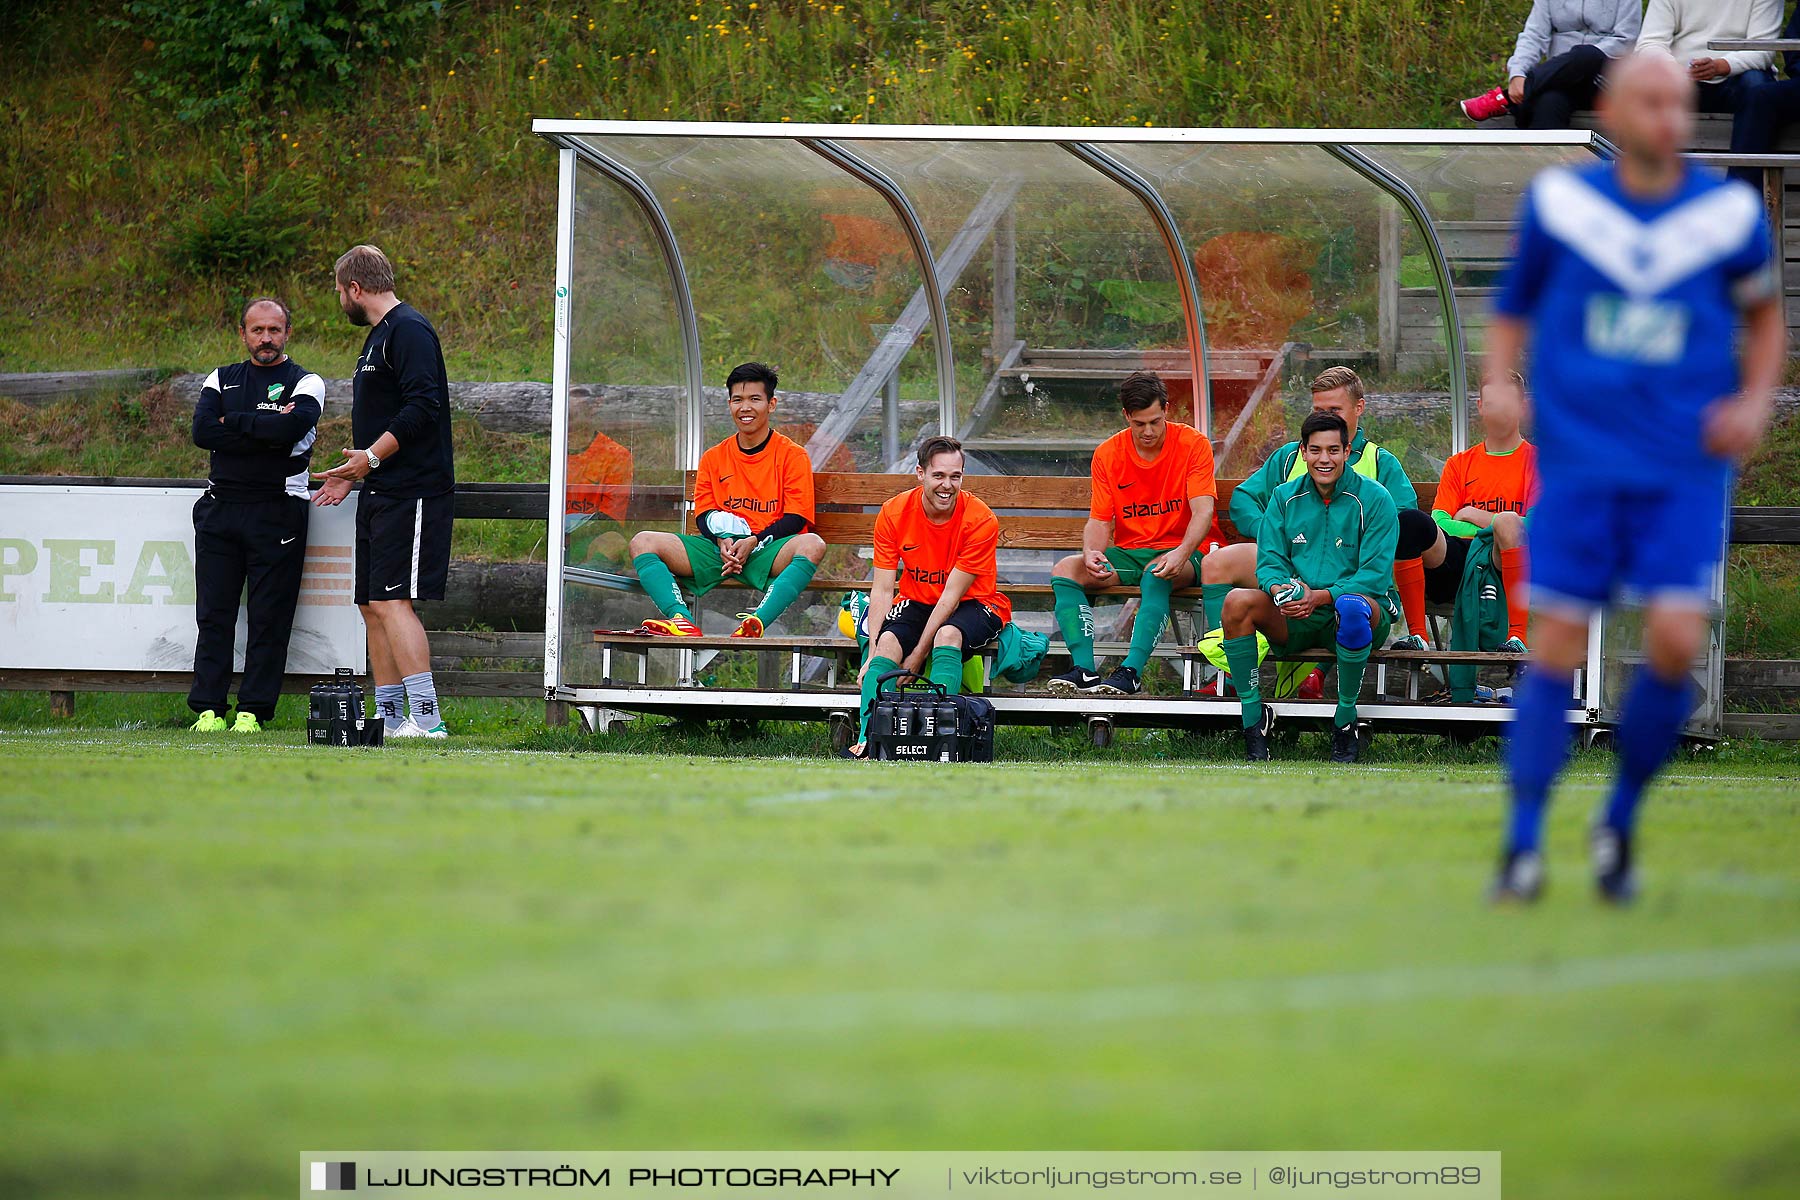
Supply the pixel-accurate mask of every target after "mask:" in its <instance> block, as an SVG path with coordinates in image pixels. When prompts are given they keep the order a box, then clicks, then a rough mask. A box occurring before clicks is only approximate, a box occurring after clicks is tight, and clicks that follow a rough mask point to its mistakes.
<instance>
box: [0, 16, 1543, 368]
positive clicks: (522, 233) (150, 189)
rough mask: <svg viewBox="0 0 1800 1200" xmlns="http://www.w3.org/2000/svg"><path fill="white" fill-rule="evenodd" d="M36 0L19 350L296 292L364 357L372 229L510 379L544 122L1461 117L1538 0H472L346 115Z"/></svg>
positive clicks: (222, 327) (434, 309)
mask: <svg viewBox="0 0 1800 1200" xmlns="http://www.w3.org/2000/svg"><path fill="white" fill-rule="evenodd" d="M40 6H41V7H42V8H43V9H44V15H43V16H42V17H41V18H40V19H38V20H34V21H20V22H18V25H17V36H18V39H19V41H20V45H18V46H17V47H15V48H11V49H9V52H8V57H9V63H8V67H9V69H8V71H7V72H6V77H5V78H6V82H5V84H4V85H0V89H3V94H4V95H5V98H6V100H7V106H6V107H7V110H8V111H6V112H5V114H4V116H0V237H3V238H4V240H5V244H6V245H7V247H8V255H7V256H6V261H5V262H4V263H0V370H37V369H57V368H71V367H77V366H79V367H88V368H93V367H102V366H113V365H120V366H151V365H156V366H169V367H176V366H185V367H190V368H191V367H196V366H201V365H203V364H210V363H212V362H214V361H215V360H216V359H217V358H218V357H219V352H220V348H221V338H222V337H225V336H226V333H227V330H228V329H229V322H230V321H231V320H232V319H234V318H235V315H236V313H235V304H236V301H237V299H238V298H239V297H242V296H244V295H248V294H252V293H254V292H257V291H264V290H271V291H275V292H278V293H280V294H283V295H285V296H287V297H289V298H290V300H291V302H292V303H293V304H294V305H295V307H296V309H297V311H298V315H299V318H300V326H299V329H300V333H299V338H300V340H298V341H297V342H296V353H297V355H300V356H302V357H303V360H304V361H306V362H307V363H308V365H310V366H312V367H314V368H315V369H320V370H323V371H325V372H327V373H329V374H335V375H340V376H341V375H343V374H346V373H347V368H348V367H349V365H350V363H351V362H352V360H353V358H354V354H355V350H356V347H357V345H358V339H357V337H356V334H355V333H354V332H353V331H352V330H351V329H350V328H349V327H348V326H346V325H345V324H344V323H343V321H342V320H341V318H339V317H338V315H337V313H336V312H335V309H334V307H333V301H332V297H331V293H330V287H329V277H328V269H329V264H330V262H331V259H332V257H333V256H334V255H335V254H336V253H338V252H339V251H340V250H341V249H342V248H343V247H344V246H346V245H348V244H350V243H351V242H354V241H358V240H373V241H376V242H379V243H381V244H382V245H384V246H385V247H387V248H388V249H389V251H390V252H391V253H392V254H393V255H394V256H395V258H396V260H397V262H398V265H399V268H400V272H401V277H402V279H403V280H404V283H405V291H406V292H407V293H408V295H409V296H410V298H411V299H412V300H414V301H415V302H416V303H417V304H419V306H420V307H421V308H422V309H424V310H425V311H426V312H428V313H430V314H431V315H432V316H433V317H434V319H435V320H436V321H437V322H438V325H439V327H440V329H441V330H442V331H443V333H444V335H445V336H444V341H445V346H446V350H447V354H448V357H449V359H450V367H451V370H452V371H453V372H455V373H456V374H458V375H459V376H461V377H464V378H488V379H511V378H548V372H549V366H548V361H547V355H548V348H549V341H550V337H549V328H548V317H549V296H548V292H549V280H550V274H551V259H550V240H551V229H552V226H553V224H554V217H553V199H554V192H555V171H554V164H553V158H552V155H551V153H550V151H549V149H548V148H547V147H546V146H545V145H544V144H542V143H541V142H539V141H538V140H537V139H536V138H534V137H532V136H531V134H530V119H531V117H532V116H534V115H555V116H573V115H580V116H587V117H638V118H671V119H688V118H693V119H719V118H727V119H744V120H771V121H779V120H782V119H792V120H818V121H871V122H890V123H893V122H909V121H933V122H964V123H974V124H984V123H989V122H993V123H1030V124H1069V125H1083V124H1101V125H1138V124H1145V123H1154V124H1158V125H1315V124H1317V125H1339V126H1353V125H1438V124H1448V123H1449V122H1450V121H1451V119H1452V117H1453V115H1454V110H1453V109H1452V107H1451V105H1452V102H1453V101H1454V100H1455V98H1456V97H1458V96H1460V95H1466V94H1468V93H1469V92H1471V91H1474V90H1476V89H1478V88H1479V87H1481V86H1486V85H1489V84H1491V83H1492V82H1493V79H1494V76H1495V75H1496V73H1497V71H1498V64H1499V63H1500V61H1501V59H1502V58H1503V57H1504V54H1505V51H1506V49H1507V48H1508V47H1509V46H1510V41H1511V37H1512V32H1513V30H1515V29H1516V27H1517V24H1518V23H1519V22H1520V20H1521V19H1522V17H1523V14H1524V12H1525V10H1526V9H1527V8H1528V7H1529V6H1528V5H1527V4H1526V3H1525V2H1524V0H1507V2H1505V3H1486V2H1471V3H1464V2H1462V0H1457V2H1456V3H1448V4H1444V3H1427V2H1426V0H1337V2H1336V3H1333V2H1332V0H1288V2H1286V3H1283V4H1280V5H1273V6H1271V5H1265V4H1262V3H1250V2H1248V0H1213V2H1211V3H1206V4H1200V5H1186V6H1181V5H1169V4H1161V3H1152V2H1150V0H1106V2H1102V3H1094V4H1083V3H1073V2H1068V0H992V2H991V3H981V2H980V0H923V2H921V3H913V4H890V3H878V2H876V0H862V2H860V3H849V4H825V3H819V2H818V0H766V2H764V3H760V4H758V5H756V6H755V7H754V8H751V7H748V6H746V5H745V4H743V3H737V2H736V0H732V2H731V3H719V2H714V0H706V2H704V3H701V2H697V0H648V2H646V3H639V4H617V3H613V4H601V5H568V6H562V5H548V4H545V3H542V0H538V2H534V3H524V4H513V3H506V2H505V0H499V2H495V0H481V2H473V0H465V2H463V3H454V2H453V3H450V4H448V5H447V6H446V13H445V17H444V19H443V21H442V23H441V25H440V27H439V29H438V31H437V33H436V35H435V36H434V38H433V40H432V42H431V45H430V46H429V48H428V50H427V53H426V54H425V55H424V63H423V65H421V66H420V67H418V68H417V69H413V70H406V69H402V68H399V67H391V66H390V67H385V68H383V69H381V70H379V71H372V72H365V73H364V75H363V78H365V79H367V80H368V81H369V82H368V83H367V84H366V85H365V90H364V91H363V92H362V93H361V94H360V95H359V96H358V97H357V100H356V103H355V104H354V105H352V106H349V108H348V110H347V111H346V110H345V106H343V105H338V104H332V103H327V102H324V98H323V97H322V98H321V102H320V103H315V104H310V105H306V106H304V107H297V108H294V109H291V110H287V111H270V112H260V113H244V114H240V115H239V117H238V118H237V119H235V120H232V121H226V122H220V123H216V124H214V125H210V126H206V127H187V126H182V125H179V124H177V123H175V122H174V121H172V120H171V119H169V118H168V117H167V116H165V115H163V114H162V113H160V112H159V111H157V110H156V109H154V108H152V107H151V106H150V105H148V104H146V103H144V102H142V101H141V100H139V99H137V98H136V97H134V95H133V94H132V90H131V72H132V69H133V67H134V66H135V65H136V63H137V62H139V61H140V60H141V58H142V56H143V55H144V54H145V53H146V51H145V50H144V49H143V47H142V45H141V39H140V38H136V37H132V36H127V35H123V34H120V33H116V32H108V31H106V30H104V29H103V28H100V27H99V26H98V25H97V24H96V23H95V22H93V21H92V20H90V19H89V15H88V14H87V13H86V12H84V11H82V10H80V9H78V8H74V7H64V6H56V5H52V4H49V3H47V2H46V0H40ZM1446 46H1456V47H1464V48H1465V50H1464V51H1463V52H1462V53H1460V54H1445V53H1444V47H1446ZM15 67H16V68H17V69H14V68H15ZM295 187H303V188H304V187H316V188H317V191H318V211H317V213H316V215H315V216H314V219H313V221H312V225H313V228H314V231H315V235H314V239H313V244H312V246H311V247H310V253H309V254H308V255H307V256H306V257H304V258H303V259H301V260H300V261H298V262H296V263H295V264H294V265H293V267H292V268H291V269H285V270H279V271H272V272H268V273H265V274H263V275H262V276H260V277H255V278H231V279H209V278H195V277H190V276H188V275H185V274H183V273H182V272H180V271H179V270H177V269H176V268H175V267H174V266H172V265H171V260H170V258H169V256H168V254H167V252H166V251H167V247H168V245H169V243H170V242H171V240H172V238H173V237H174V235H175V233H176V231H177V230H178V229H180V228H181V227H182V225H183V223H184V222H185V221H187V220H188V219H189V217H190V215H191V214H192V213H193V212H194V211H195V210H196V209H197V207H198V206H199V205H201V204H202V203H203V202H205V201H207V200H208V199H210V198H213V197H217V196H220V195H237V194H247V193H249V192H250V191H252V190H260V189H283V188H287V189H292V188H295ZM226 345H227V346H228V345H229V343H228V342H227V343H226Z"/></svg>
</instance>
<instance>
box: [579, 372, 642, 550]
mask: <svg viewBox="0 0 1800 1200" xmlns="http://www.w3.org/2000/svg"><path fill="white" fill-rule="evenodd" d="M598 401H599V397H598V396H596V395H595V394H594V392H593V391H591V390H589V389H588V388H570V389H569V445H570V447H575V446H582V447H583V448H582V449H580V450H574V449H571V450H570V452H569V458H568V465H567V466H566V467H565V468H564V472H563V478H564V481H565V482H564V490H563V495H564V500H563V513H564V517H563V533H564V536H565V538H566V539H567V545H568V549H567V550H566V551H565V553H564V555H563V560H564V561H565V562H568V563H571V564H576V565H579V564H581V563H584V562H592V561H594V560H596V559H618V558H619V557H620V555H621V553H622V552H623V551H624V550H625V548H626V542H625V537H624V534H623V533H622V532H621V529H620V527H621V526H622V525H623V524H624V522H625V517H626V514H627V512H628V510H629V509H630V507H631V478H632V459H631V450H630V448H629V447H627V446H624V445H621V444H620V443H618V442H616V441H614V440H613V439H612V438H610V437H608V436H607V435H606V431H605V430H604V429H602V428H601V427H600V426H601V422H600V412H599V403H598Z"/></svg>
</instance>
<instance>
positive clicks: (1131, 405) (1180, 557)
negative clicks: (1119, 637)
mask: <svg viewBox="0 0 1800 1200" xmlns="http://www.w3.org/2000/svg"><path fill="white" fill-rule="evenodd" d="M1119 404H1120V407H1121V408H1123V409H1124V414H1125V428H1124V429H1123V430H1121V431H1120V432H1118V433H1116V434H1114V435H1113V436H1112V437H1110V438H1108V439H1106V441H1104V442H1102V443H1100V445H1099V447H1098V448H1097V449H1095V451H1094V461H1093V466H1092V468H1091V470H1090V473H1091V475H1092V482H1093V488H1092V491H1091V493H1090V497H1091V498H1090V500H1089V503H1088V520H1087V524H1086V525H1085V526H1084V527H1083V529H1082V535H1081V547H1082V549H1081V553H1080V554H1071V555H1069V556H1068V557H1067V558H1064V559H1062V560H1061V561H1060V562H1058V563H1057V564H1056V566H1055V567H1054V568H1053V570H1052V572H1051V576H1050V590H1051V592H1052V593H1053V594H1054V595H1055V597H1056V623H1057V624H1058V625H1059V626H1060V627H1061V628H1062V635H1063V641H1065V642H1066V643H1068V646H1069V658H1070V659H1071V660H1072V661H1073V665H1072V666H1071V667H1070V669H1069V670H1067V671H1065V672H1064V673H1063V674H1061V675H1058V676H1056V677H1055V678H1053V679H1051V680H1050V690H1051V692H1053V693H1056V694H1059V695H1065V696H1077V695H1083V694H1088V693H1096V692H1097V693H1103V694H1107V695H1115V696H1130V695H1134V694H1135V693H1137V692H1141V691H1143V690H1144V684H1143V678H1142V672H1143V669H1144V666H1145V664H1146V663H1148V662H1149V661H1150V655H1151V654H1152V653H1153V652H1154V651H1155V650H1156V642H1157V639H1158V638H1160V637H1161V636H1162V631H1163V626H1164V625H1166V624H1168V620H1169V605H1170V597H1171V595H1172V594H1173V593H1174V592H1175V590H1176V589H1177V588H1185V587H1192V586H1194V584H1195V583H1197V582H1199V579H1200V559H1201V556H1202V555H1203V554H1204V553H1205V551H1204V550H1203V549H1202V546H1203V544H1205V543H1206V542H1207V539H1208V536H1209V534H1210V533H1211V531H1212V520H1213V506H1214V504H1215V502H1216V499H1217V496H1218V488H1217V486H1216V485H1215V483H1214V481H1213V457H1212V443H1211V442H1209V441H1207V440H1206V435H1205V434H1203V433H1201V432H1200V431H1199V430H1198V429H1195V428H1194V427H1193V426H1192V425H1183V424H1181V423H1180V422H1179V421H1171V420H1169V393H1168V389H1167V388H1166V387H1165V386H1164V385H1163V381H1162V379H1161V378H1159V377H1158V376H1157V375H1156V374H1154V373H1153V372H1150V371H1136V372H1133V373H1132V374H1131V375H1129V376H1127V377H1126V379H1125V381H1124V382H1123V383H1121V384H1120V385H1119ZM1111 587H1128V588H1137V589H1138V598H1139V599H1138V611H1137V617H1136V618H1135V620H1134V621H1133V622H1132V626H1131V650H1130V652H1129V653H1128V654H1127V655H1126V656H1125V661H1124V662H1123V663H1121V664H1120V665H1119V666H1117V667H1115V668H1114V669H1113V671H1112V672H1111V673H1110V674H1108V675H1106V676H1104V677H1102V676H1101V675H1100V673H1099V672H1098V671H1097V670H1095V668H1094V610H1093V609H1092V608H1091V607H1090V606H1089V604H1088V596H1089V593H1091V592H1095V591H1098V590H1100V589H1101V588H1111Z"/></svg>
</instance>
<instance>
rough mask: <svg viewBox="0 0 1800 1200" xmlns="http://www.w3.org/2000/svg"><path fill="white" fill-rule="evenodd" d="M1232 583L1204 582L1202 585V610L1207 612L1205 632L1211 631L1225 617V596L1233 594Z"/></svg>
mask: <svg viewBox="0 0 1800 1200" xmlns="http://www.w3.org/2000/svg"><path fill="white" fill-rule="evenodd" d="M1231 589H1232V585H1231V584H1229V583H1203V584H1201V585H1200V611H1201V612H1203V613H1205V614H1206V629H1205V632H1207V633H1211V632H1212V631H1213V630H1215V629H1217V628H1218V627H1219V625H1220V623H1221V622H1223V621H1224V619H1225V597H1227V596H1229V595H1231Z"/></svg>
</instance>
